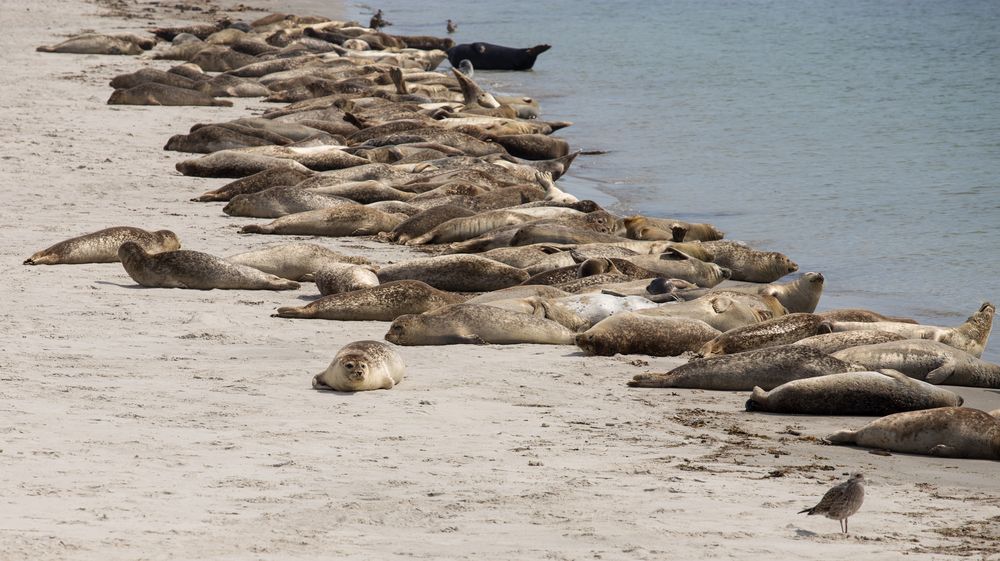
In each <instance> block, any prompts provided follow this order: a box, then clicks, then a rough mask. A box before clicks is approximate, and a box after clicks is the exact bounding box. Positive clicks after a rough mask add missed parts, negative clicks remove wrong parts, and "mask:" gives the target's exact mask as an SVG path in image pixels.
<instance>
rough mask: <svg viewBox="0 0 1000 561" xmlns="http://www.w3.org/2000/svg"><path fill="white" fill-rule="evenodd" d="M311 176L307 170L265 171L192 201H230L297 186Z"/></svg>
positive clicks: (277, 169)
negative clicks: (274, 188)
mask: <svg viewBox="0 0 1000 561" xmlns="http://www.w3.org/2000/svg"><path fill="white" fill-rule="evenodd" d="M311 174H312V172H311V171H309V170H308V169H306V168H302V169H301V170H298V169H290V168H285V167H282V168H275V169H265V170H264V171H260V172H257V173H255V174H253V175H249V176H246V177H242V178H240V179H237V180H236V181H231V182H229V183H227V184H225V185H223V186H222V187H219V188H218V189H214V190H212V191H207V192H205V193H203V194H201V195H199V196H197V197H195V198H193V199H191V200H192V201H195V202H208V201H228V200H231V199H232V198H233V197H235V196H236V195H245V194H251V193H257V192H260V191H264V190H265V189H270V188H271V187H279V186H285V185H296V184H298V183H299V182H301V181H304V180H305V179H306V178H308V177H309V176H310V175H311Z"/></svg>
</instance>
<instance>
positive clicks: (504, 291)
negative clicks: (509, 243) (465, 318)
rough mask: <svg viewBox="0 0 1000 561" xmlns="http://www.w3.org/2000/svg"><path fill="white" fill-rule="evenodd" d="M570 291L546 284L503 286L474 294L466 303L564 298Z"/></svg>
mask: <svg viewBox="0 0 1000 561" xmlns="http://www.w3.org/2000/svg"><path fill="white" fill-rule="evenodd" d="M568 295H569V293H568V292H566V291H564V290H559V289H558V288H556V287H554V286H548V285H544V284H532V285H521V284H519V285H516V286H511V287H508V288H501V289H500V290H494V291H491V292H484V293H482V294H480V295H479V296H473V297H472V298H469V299H468V300H466V301H465V303H466V304H488V303H490V302H495V301H497V300H511V299H515V298H544V299H553V298H562V297H563V296H568Z"/></svg>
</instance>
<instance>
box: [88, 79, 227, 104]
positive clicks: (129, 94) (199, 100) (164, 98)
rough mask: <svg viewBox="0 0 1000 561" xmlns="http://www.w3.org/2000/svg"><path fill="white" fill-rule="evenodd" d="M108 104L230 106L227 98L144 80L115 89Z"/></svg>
mask: <svg viewBox="0 0 1000 561" xmlns="http://www.w3.org/2000/svg"><path fill="white" fill-rule="evenodd" d="M108 105H207V106H214V107H232V106H233V102H232V101H229V100H228V99H216V98H214V97H212V96H210V95H208V94H205V93H202V92H199V91H195V90H189V89H186V88H176V87H174V86H168V85H166V84H160V83H157V82H146V83H144V84H139V85H138V86H135V87H132V88H129V89H127V90H115V91H113V92H111V97H109V98H108Z"/></svg>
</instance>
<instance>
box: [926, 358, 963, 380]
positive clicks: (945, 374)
mask: <svg viewBox="0 0 1000 561" xmlns="http://www.w3.org/2000/svg"><path fill="white" fill-rule="evenodd" d="M954 373H955V361H954V360H950V359H949V360H945V361H944V364H942V365H941V366H938V367H937V368H935V369H934V370H931V371H930V372H928V373H927V376H926V377H925V378H924V380H925V381H926V382H928V383H931V384H941V383H944V382H945V381H946V380H947V379H948V378H950V377H951V375H952V374H954Z"/></svg>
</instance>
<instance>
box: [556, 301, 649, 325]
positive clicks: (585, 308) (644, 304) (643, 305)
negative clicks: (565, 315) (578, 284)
mask: <svg viewBox="0 0 1000 561" xmlns="http://www.w3.org/2000/svg"><path fill="white" fill-rule="evenodd" d="M554 302H556V303H557V304H559V305H561V306H563V307H565V308H567V309H569V310H571V311H572V312H573V313H575V314H576V315H578V316H580V317H582V318H583V319H585V320H586V321H587V322H588V323H589V324H590V325H596V324H597V323H598V322H600V321H602V320H604V319H606V318H607V317H609V316H612V315H614V314H617V313H620V312H635V311H638V310H646V309H647V308H655V307H656V303H654V302H651V301H649V299H647V298H643V297H641V296H624V297H619V296H612V295H610V294H576V295H572V296H563V297H561V298H557V299H555V300H554Z"/></svg>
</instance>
